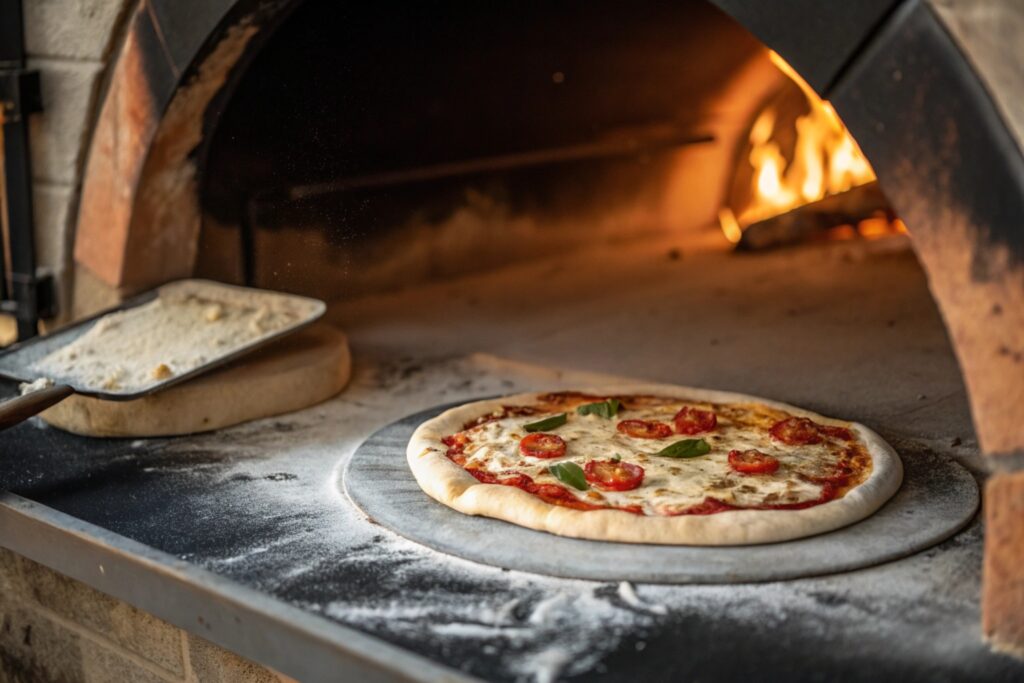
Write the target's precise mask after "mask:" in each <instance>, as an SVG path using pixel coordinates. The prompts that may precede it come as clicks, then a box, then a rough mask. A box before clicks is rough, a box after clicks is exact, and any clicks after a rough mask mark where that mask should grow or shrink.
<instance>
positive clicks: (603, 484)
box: [583, 460, 644, 491]
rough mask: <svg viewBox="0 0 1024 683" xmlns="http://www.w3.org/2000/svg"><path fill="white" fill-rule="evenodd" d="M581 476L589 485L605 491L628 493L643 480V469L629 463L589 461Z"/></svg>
mask: <svg viewBox="0 0 1024 683" xmlns="http://www.w3.org/2000/svg"><path fill="white" fill-rule="evenodd" d="M583 475H584V476H585V477H586V478H587V481H589V482H590V483H591V484H593V485H594V486H596V487H597V488H599V489H604V490H605V491H629V490H631V489H635V488H636V487H637V486H640V484H641V483H642V482H643V480H644V468H643V467H640V465H634V464H633V463H629V462H621V461H620V462H616V461H614V460H590V461H588V462H587V464H586V465H584V467H583Z"/></svg>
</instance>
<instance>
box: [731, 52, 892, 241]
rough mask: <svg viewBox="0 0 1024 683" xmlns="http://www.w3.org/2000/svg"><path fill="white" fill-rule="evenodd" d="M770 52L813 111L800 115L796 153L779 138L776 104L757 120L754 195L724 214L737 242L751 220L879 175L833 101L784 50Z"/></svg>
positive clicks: (752, 146) (752, 151) (752, 153)
mask: <svg viewBox="0 0 1024 683" xmlns="http://www.w3.org/2000/svg"><path fill="white" fill-rule="evenodd" d="M769 54H770V57H771V60H772V62H773V63H774V64H775V66H776V67H778V68H779V70H781V71H782V72H783V73H785V74H786V75H787V76H789V77H790V78H791V79H792V80H793V82H794V83H795V84H796V85H798V86H799V87H800V89H801V91H802V92H803V94H804V96H805V98H806V100H807V105H808V111H807V113H806V114H804V115H802V116H800V117H798V118H797V119H796V121H795V124H794V126H795V140H796V141H795V144H793V145H792V152H791V158H787V156H786V153H785V152H784V150H783V148H782V147H781V146H780V144H779V142H778V141H777V140H778V137H779V136H778V135H777V133H779V132H780V130H781V128H780V123H779V112H778V111H776V109H775V108H773V107H768V108H766V109H765V110H763V111H762V112H761V113H760V114H759V115H758V117H757V119H756V120H755V121H754V125H753V126H751V128H750V133H749V137H748V142H749V155H748V157H747V159H748V161H749V162H750V166H751V169H752V174H751V188H750V193H749V197H750V198H749V201H748V202H747V204H746V206H743V207H733V209H731V210H729V211H728V215H727V216H723V215H720V217H719V218H720V222H721V225H722V230H723V232H724V233H725V234H726V237H727V238H729V240H730V241H732V242H736V241H738V234H739V232H740V230H742V229H743V228H745V227H746V226H748V225H750V224H751V223H754V222H756V221H760V220H764V219H766V218H770V217H772V216H775V215H778V214H781V213H785V212H786V211H789V210H790V209H793V208H795V207H797V206H801V205H803V204H807V203H810V202H815V201H818V200H820V199H823V198H825V197H827V196H830V195H833V194H838V193H840V192H845V191H846V190H849V189H851V188H853V187H856V186H858V185H863V184H865V183H868V182H871V181H873V180H875V173H874V171H873V170H872V168H871V165H870V164H869V163H868V160H867V159H866V158H865V157H864V154H863V153H862V152H861V151H860V148H859V147H858V146H857V143H856V142H855V141H854V139H853V137H852V136H851V135H850V133H849V131H848V130H846V127H845V126H844V125H843V123H842V121H840V120H839V116H838V115H837V114H836V112H835V109H833V108H832V105H831V104H829V103H828V102H826V101H824V100H822V99H821V98H819V97H818V95H817V94H816V93H815V92H814V91H813V90H812V89H811V87H810V86H809V85H807V83H806V82H805V81H804V80H803V79H802V78H801V77H800V76H799V74H797V73H796V71H794V70H793V68H792V67H790V66H789V64H787V63H786V62H785V61H784V60H783V59H782V58H781V57H779V55H777V54H776V53H775V52H769ZM783 125H784V124H783ZM785 132H788V133H790V134H792V131H785ZM733 211H735V214H733Z"/></svg>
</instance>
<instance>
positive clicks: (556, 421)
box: [523, 413, 569, 432]
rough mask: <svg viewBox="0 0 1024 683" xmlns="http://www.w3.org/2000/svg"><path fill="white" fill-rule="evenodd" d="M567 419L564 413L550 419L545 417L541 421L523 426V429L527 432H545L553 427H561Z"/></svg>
mask: <svg viewBox="0 0 1024 683" xmlns="http://www.w3.org/2000/svg"><path fill="white" fill-rule="evenodd" d="M568 419H569V418H568V417H567V416H566V414H565V413H559V414H558V415H552V416H551V417H545V418H544V419H543V420H537V421H536V422H531V423H529V424H525V425H523V429H525V430H526V431H528V432H546V431H548V430H549V429H554V428H555V427H561V426H562V425H564V424H565V423H566V420H568Z"/></svg>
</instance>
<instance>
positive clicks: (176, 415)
mask: <svg viewBox="0 0 1024 683" xmlns="http://www.w3.org/2000/svg"><path fill="white" fill-rule="evenodd" d="M350 374H351V356H350V354H349V348H348V340H347V339H346V337H345V335H344V334H343V333H342V332H341V331H339V330H337V329H336V328H333V327H330V326H328V325H322V324H321V325H315V326H313V327H311V328H309V329H306V330H303V331H301V332H297V333H295V334H294V335H290V336H288V337H286V338H285V339H282V340H281V341H280V342H277V343H275V344H273V345H271V346H268V347H267V348H265V349H263V350H261V351H258V352H256V353H254V354H252V355H250V356H246V357H245V358H243V359H241V360H239V361H237V362H235V363H232V364H230V365H227V366H225V367H224V368H222V369H220V370H217V371H214V372H211V373H210V374H208V375H204V376H202V377H199V378H197V379H195V380H192V381H189V382H185V383H182V384H178V385H175V386H173V387H171V388H169V389H167V390H165V391H161V392H157V393H155V394H151V395H149V396H145V397H143V398H140V399H136V400H134V401H103V400H100V399H96V398H90V397H86V396H78V395H75V396H71V397H70V398H68V399H66V400H64V401H62V402H61V403H59V404H57V405H56V406H54V407H53V408H50V409H49V410H47V411H46V412H44V413H43V414H42V418H43V420H45V421H46V422H47V423H48V424H50V425H53V426H54V427H57V428H59V429H63V430H66V431H69V432H74V433H75V434H81V435H84V436H105V437H112V436H113V437H149V436H173V435H179V434H190V433H195V432H206V431H210V430H214V429H221V428H224V427H230V426H232V425H236V424H240V423H242V422H248V421H250V420H256V419H259V418H263V417H270V416H272V415H280V414H283V413H289V412H293V411H296V410H301V409H303V408H306V407H309V406H311V405H315V404H317V403H320V402H321V401H324V400H326V399H328V398H330V397H331V396H334V395H335V394H337V393H338V392H339V391H341V390H342V389H343V388H344V387H345V384H347V383H348V379H349V376H350Z"/></svg>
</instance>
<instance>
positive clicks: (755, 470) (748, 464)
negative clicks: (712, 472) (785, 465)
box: [729, 448, 779, 474]
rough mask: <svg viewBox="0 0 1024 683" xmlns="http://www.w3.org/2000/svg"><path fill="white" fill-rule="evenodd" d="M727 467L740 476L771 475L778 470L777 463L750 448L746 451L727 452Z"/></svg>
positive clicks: (773, 459)
mask: <svg viewBox="0 0 1024 683" xmlns="http://www.w3.org/2000/svg"><path fill="white" fill-rule="evenodd" d="M729 467H731V468H733V469H734V470H736V471H737V472H739V473H740V474H771V473H772V472H774V471H775V470H777V469H779V461H778V460H777V459H775V458H773V457H772V456H770V455H768V454H766V453H762V452H761V451H759V450H755V449H753V448H751V449H750V450H748V451H729Z"/></svg>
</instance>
